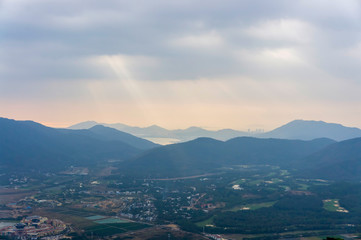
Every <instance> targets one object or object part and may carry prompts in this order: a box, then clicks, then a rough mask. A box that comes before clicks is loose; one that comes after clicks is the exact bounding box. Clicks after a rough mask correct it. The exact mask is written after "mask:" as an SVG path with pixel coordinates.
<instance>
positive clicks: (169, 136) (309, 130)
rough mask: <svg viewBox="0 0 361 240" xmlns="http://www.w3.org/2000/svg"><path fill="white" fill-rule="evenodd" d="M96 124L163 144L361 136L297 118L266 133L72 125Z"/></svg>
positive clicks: (357, 131)
mask: <svg viewBox="0 0 361 240" xmlns="http://www.w3.org/2000/svg"><path fill="white" fill-rule="evenodd" d="M95 125H103V126H107V127H111V128H115V129H117V130H120V131H123V132H126V133H129V134H132V135H135V136H137V137H140V138H145V139H148V140H151V141H155V142H158V143H160V144H164V142H165V143H168V144H169V143H177V142H186V141H190V140H194V139H196V138H199V137H208V138H214V139H217V140H221V141H227V140H229V139H232V138H235V137H243V136H251V137H259V138H280V139H299V140H312V139H316V138H330V139H334V140H336V141H343V140H347V139H351V138H356V137H361V129H358V128H351V127H345V126H342V125H341V124H336V123H326V122H322V121H309V120H294V121H292V122H289V123H287V124H285V125H283V126H281V127H278V128H276V129H274V130H272V131H269V132H266V133H258V132H242V131H237V130H233V129H222V130H218V131H209V130H206V129H203V128H199V127H190V128H187V129H177V130H168V129H165V128H162V127H159V126H157V125H153V126H150V127H145V128H141V127H131V126H127V125H125V124H121V123H113V124H106V123H97V122H94V121H88V122H83V123H78V124H75V125H73V126H70V127H69V129H88V128H91V127H93V126H95Z"/></svg>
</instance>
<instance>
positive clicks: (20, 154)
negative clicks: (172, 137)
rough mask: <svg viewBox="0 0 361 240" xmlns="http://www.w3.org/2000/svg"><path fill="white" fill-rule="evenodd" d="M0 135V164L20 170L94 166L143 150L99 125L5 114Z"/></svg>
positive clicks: (0, 126) (0, 127)
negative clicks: (73, 126) (51, 123)
mask: <svg viewBox="0 0 361 240" xmlns="http://www.w3.org/2000/svg"><path fill="white" fill-rule="evenodd" d="M100 130H102V129H100ZM107 130H108V131H109V129H107ZM115 131H116V130H115ZM113 133H114V132H113ZM115 135H116V134H115ZM118 135H119V134H118ZM0 136H1V138H0V156H1V158H0V165H1V166H5V167H10V168H15V169H19V170H20V169H42V170H59V169H64V168H66V167H68V166H70V165H76V166H92V165H94V164H97V163H99V162H101V161H107V160H125V159H128V158H130V157H133V156H135V155H136V154H138V153H140V152H141V150H140V149H139V148H136V147H134V146H131V145H130V144H127V143H125V142H123V141H120V137H119V136H112V137H111V135H110V134H109V135H106V134H104V133H99V129H93V131H91V130H65V129H54V128H49V127H46V126H43V125H41V124H39V123H35V122H32V121H15V120H10V119H6V118H0ZM106 136H108V137H106ZM128 137H129V136H128ZM133 140H134V139H133ZM139 141H140V140H139ZM140 142H141V141H140ZM137 143H138V142H137ZM145 143H146V144H148V146H149V143H147V142H145Z"/></svg>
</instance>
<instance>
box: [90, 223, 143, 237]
mask: <svg viewBox="0 0 361 240" xmlns="http://www.w3.org/2000/svg"><path fill="white" fill-rule="evenodd" d="M147 227H149V225H147V224H140V223H135V222H128V223H112V224H94V225H92V226H89V227H87V228H85V229H84V231H85V233H86V234H88V235H90V234H91V235H95V236H110V235H113V234H119V233H124V232H127V231H134V230H140V229H143V228H147Z"/></svg>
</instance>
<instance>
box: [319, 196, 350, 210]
mask: <svg viewBox="0 0 361 240" xmlns="http://www.w3.org/2000/svg"><path fill="white" fill-rule="evenodd" d="M323 208H324V209H325V210H327V211H330V212H343V213H348V210H346V209H345V208H343V207H341V206H340V203H339V200H338V199H326V200H323Z"/></svg>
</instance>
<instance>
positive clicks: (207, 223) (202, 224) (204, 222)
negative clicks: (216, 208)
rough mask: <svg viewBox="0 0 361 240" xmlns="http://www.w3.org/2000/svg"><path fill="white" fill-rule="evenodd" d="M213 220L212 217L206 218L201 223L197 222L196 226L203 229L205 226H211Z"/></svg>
mask: <svg viewBox="0 0 361 240" xmlns="http://www.w3.org/2000/svg"><path fill="white" fill-rule="evenodd" d="M213 218H214V216H213V217H211V218H208V219H207V220H204V221H202V222H197V223H196V225H197V226H198V227H205V226H207V225H212V224H213Z"/></svg>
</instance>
